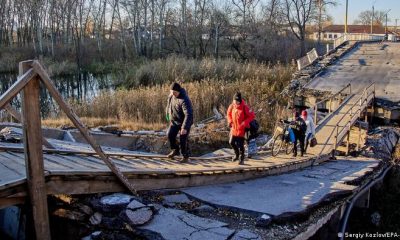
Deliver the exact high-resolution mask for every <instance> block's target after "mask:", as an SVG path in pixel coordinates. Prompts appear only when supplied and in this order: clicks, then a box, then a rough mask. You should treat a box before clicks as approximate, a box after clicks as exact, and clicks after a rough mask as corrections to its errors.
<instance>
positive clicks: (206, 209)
mask: <svg viewBox="0 0 400 240" xmlns="http://www.w3.org/2000/svg"><path fill="white" fill-rule="evenodd" d="M214 210H215V208H214V207H211V206H210V205H207V204H203V205H201V206H200V207H197V208H195V209H193V210H192V212H194V213H200V212H212V211H214Z"/></svg>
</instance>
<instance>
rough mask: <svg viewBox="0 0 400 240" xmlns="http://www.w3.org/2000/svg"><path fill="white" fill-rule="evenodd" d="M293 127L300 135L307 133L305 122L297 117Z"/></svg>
mask: <svg viewBox="0 0 400 240" xmlns="http://www.w3.org/2000/svg"><path fill="white" fill-rule="evenodd" d="M295 125H296V130H297V131H301V132H302V133H306V131H307V124H306V122H305V121H304V120H303V119H302V118H301V117H298V118H297V119H296V121H295Z"/></svg>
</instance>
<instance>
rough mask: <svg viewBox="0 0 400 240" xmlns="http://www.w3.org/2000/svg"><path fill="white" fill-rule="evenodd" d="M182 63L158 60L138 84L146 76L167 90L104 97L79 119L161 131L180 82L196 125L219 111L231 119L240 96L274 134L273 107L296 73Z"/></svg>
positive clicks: (80, 107)
mask: <svg viewBox="0 0 400 240" xmlns="http://www.w3.org/2000/svg"><path fill="white" fill-rule="evenodd" d="M181 61H183V59H175V60H174V61H165V60H157V61H154V62H151V63H150V64H147V65H145V66H143V67H142V68H140V69H141V70H140V73H137V74H138V76H141V77H140V78H139V77H138V78H136V79H144V78H143V76H144V75H146V76H148V79H153V80H157V81H163V82H164V84H156V85H154V86H151V87H150V86H147V87H139V88H135V89H131V90H126V89H122V90H117V91H113V92H110V91H104V92H102V93H101V94H100V95H99V96H97V97H95V98H94V99H92V100H91V101H90V102H85V103H76V102H75V103H73V107H74V108H75V109H76V111H77V113H78V115H80V116H83V117H86V118H102V119H118V121H121V122H137V123H146V124H150V125H151V124H153V125H154V126H157V127H159V126H160V124H163V123H164V124H165V111H164V109H165V106H166V99H167V96H168V94H169V84H170V82H171V81H180V82H183V83H182V86H183V87H184V88H185V89H186V90H187V92H188V95H189V97H190V98H191V100H192V103H193V108H194V118H195V122H197V121H200V120H202V119H205V118H207V117H210V116H212V115H213V112H212V109H213V108H214V107H216V108H217V109H219V110H220V112H222V113H225V111H226V108H227V107H228V105H229V104H230V103H231V101H232V96H233V95H234V93H235V92H236V91H240V92H242V95H243V96H244V99H245V100H246V101H247V102H248V104H249V105H250V106H251V107H252V108H253V109H254V110H257V109H259V108H262V109H263V110H262V111H261V112H260V113H259V114H258V116H257V118H258V119H259V120H260V123H261V126H262V128H263V130H265V131H269V130H270V129H271V127H272V126H273V124H274V122H275V115H274V112H275V109H274V107H273V106H270V105H268V102H269V101H270V100H273V99H275V100H280V97H279V93H280V92H281V90H282V89H283V88H284V87H285V86H286V85H287V83H288V82H289V80H290V78H291V73H292V71H293V68H292V67H290V66H283V65H275V66H269V65H267V64H262V63H255V62H247V63H238V62H235V61H233V60H224V61H222V62H216V61H214V60H209V59H208V60H202V61H197V63H198V64H197V65H196V64H195V63H196V60H187V61H186V63H185V62H181ZM178 63H179V64H178ZM163 64H165V66H164V65H163ZM160 65H161V66H160ZM166 66H168V67H166ZM167 69H169V71H167Z"/></svg>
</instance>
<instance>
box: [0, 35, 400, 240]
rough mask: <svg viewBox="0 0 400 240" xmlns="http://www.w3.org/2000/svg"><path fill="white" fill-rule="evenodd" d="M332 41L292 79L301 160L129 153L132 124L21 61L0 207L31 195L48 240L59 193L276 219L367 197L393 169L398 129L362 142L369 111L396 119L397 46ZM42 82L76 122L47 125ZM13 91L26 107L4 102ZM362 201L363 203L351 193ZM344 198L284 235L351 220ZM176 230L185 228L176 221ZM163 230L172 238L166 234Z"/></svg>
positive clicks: (3, 151) (40, 231) (39, 232)
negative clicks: (176, 196)
mask: <svg viewBox="0 0 400 240" xmlns="http://www.w3.org/2000/svg"><path fill="white" fill-rule="evenodd" d="M349 36H350V35H349ZM336 45H337V46H336V47H335V48H334V49H333V50H331V51H330V52H328V53H327V54H326V55H324V56H320V57H319V56H318V55H316V57H312V56H311V55H315V54H316V52H313V53H312V54H309V55H308V56H306V59H300V60H299V61H298V63H299V71H297V72H296V74H295V75H294V79H293V81H292V83H291V86H289V88H290V87H293V88H296V89H297V91H299V92H303V93H304V94H302V95H299V96H298V97H297V98H296V104H297V105H299V106H306V107H309V108H310V110H312V111H310V112H312V114H313V119H314V122H315V124H316V126H317V130H316V138H317V141H318V145H317V146H315V147H313V148H309V151H308V153H307V154H306V155H305V156H304V157H298V158H292V157H290V155H286V154H279V155H278V156H276V157H273V156H272V155H271V150H270V149H269V148H268V146H266V147H265V148H263V151H261V152H260V153H259V154H258V156H256V157H254V158H252V159H249V160H248V161H246V164H245V165H243V166H240V165H237V163H233V162H231V153H230V152H229V150H226V149H221V150H218V151H216V152H213V153H210V154H207V155H204V156H203V157H193V158H191V161H190V162H189V163H184V164H182V163H180V162H178V161H176V160H170V159H168V158H167V157H166V156H164V155H156V154H152V153H144V152H135V151H131V150H129V147H128V146H129V144H131V143H132V141H133V139H134V138H135V137H138V135H140V134H139V133H137V134H136V135H135V134H134V133H133V134H122V135H121V136H116V135H113V134H108V133H104V132H96V131H92V130H89V129H88V128H87V127H85V126H84V125H83V124H82V122H81V121H80V119H79V118H78V116H77V115H76V114H75V113H74V111H73V109H71V107H70V106H69V105H68V104H67V103H66V102H65V101H64V99H63V98H62V96H61V95H60V93H59V92H58V91H57V89H56V87H55V85H54V83H53V81H52V80H51V79H50V77H49V75H48V74H47V72H46V70H45V69H44V68H43V67H42V65H41V64H40V63H39V62H38V61H24V62H21V63H20V64H19V77H18V79H17V81H16V82H15V84H13V86H12V87H11V88H10V89H8V91H6V92H5V93H4V94H2V95H1V97H0V109H1V110H5V111H8V113H9V114H11V115H12V116H13V117H14V118H15V119H17V120H18V121H20V122H21V125H18V124H10V123H2V124H1V128H6V127H10V126H11V127H17V128H19V129H21V130H22V134H23V143H10V142H1V141H0V208H7V207H9V206H12V205H18V204H22V203H24V202H25V201H26V200H29V201H30V204H31V206H32V214H33V223H34V229H35V234H36V238H37V239H50V225H49V212H48V203H47V196H48V195H56V194H68V195H79V194H91V193H113V192H124V191H127V190H128V191H129V192H130V193H131V194H132V195H133V196H134V195H137V193H138V191H143V190H160V189H180V191H181V192H182V193H184V194H185V195H187V196H189V198H190V199H196V200H198V201H201V202H204V203H207V204H209V205H211V206H217V207H221V208H224V207H226V208H230V209H235V210H238V211H240V210H243V211H245V212H247V213H249V214H254V215H262V216H267V218H270V219H272V221H274V220H275V219H277V220H278V219H285V217H288V216H290V215H294V216H295V215H296V214H298V213H301V214H303V215H304V214H305V215H307V214H312V213H311V212H312V211H311V210H313V209H317V208H318V206H319V204H320V203H321V202H326V201H327V200H329V199H337V198H340V197H343V199H348V200H354V201H349V202H351V206H352V205H353V203H354V204H358V205H362V204H365V202H366V201H365V199H368V189H369V187H371V184H372V183H373V182H374V181H377V180H380V179H382V177H383V176H384V174H385V173H386V172H387V171H388V169H389V168H390V167H391V166H390V163H389V162H388V161H387V159H390V157H391V152H392V150H393V148H394V147H395V146H396V144H397V141H398V137H399V135H398V133H397V132H396V131H392V132H391V131H388V132H385V134H383V135H382V137H381V138H380V139H378V140H376V144H380V145H377V146H379V147H376V146H375V149H372V148H371V147H368V145H367V142H368V141H367V140H368V138H369V135H368V134H367V130H368V127H369V125H370V124H371V121H372V120H373V119H374V120H375V119H378V120H379V119H381V120H382V121H383V122H390V121H398V120H399V109H400V108H399V107H400V106H399V101H400V96H399V94H398V92H397V90H395V89H397V87H399V86H400V70H399V69H398V66H399V65H400V57H399V56H400V43H396V42H385V41H383V39H377V37H374V36H369V35H367V37H366V36H359V37H357V36H351V38H350V37H349V38H348V39H346V38H343V39H341V40H340V41H339V42H338V43H336ZM396 66H397V67H396ZM41 87H44V88H46V89H47V91H48V92H49V93H50V95H51V96H52V98H53V99H54V100H55V102H57V104H58V105H59V107H60V109H61V110H62V111H63V112H64V113H65V115H66V116H68V118H69V119H70V120H71V121H72V123H73V124H74V126H75V127H76V130H58V129H47V128H42V126H41V116H40V108H39V90H40V88H41ZM18 94H20V95H21V102H22V108H21V113H19V111H17V109H15V108H14V107H13V106H11V105H10V102H11V101H12V99H13V98H15V97H16V96H17V95H18ZM21 126H22V127H21ZM353 153H357V154H353ZM245 180H246V181H245ZM238 182H240V184H237V183H238ZM249 196H251V197H249ZM360 198H362V199H364V200H363V203H360V201H357V200H358V199H360ZM351 206H350V208H349V204H345V203H343V204H337V205H333V207H331V208H329V209H327V210H326V211H325V212H323V214H320V215H318V217H317V218H316V219H315V221H311V222H308V223H307V225H305V226H304V227H302V228H299V229H297V230H293V232H292V235H288V237H287V238H288V239H308V238H309V237H312V236H313V235H315V234H316V233H317V231H318V230H319V229H320V228H321V227H322V226H323V225H324V224H325V223H327V222H328V221H329V220H330V219H331V218H332V216H338V217H339V218H340V219H341V222H343V221H344V222H346V221H347V220H346V218H347V217H348V214H349V211H350V210H351ZM154 221H155V219H154V220H153V222H154ZM153 222H152V223H150V227H149V228H151V224H155V223H153ZM277 222H278V221H277ZM280 222H281V221H280ZM341 226H342V225H341ZM175 227H176V228H179V225H176V226H175ZM344 227H345V224H344ZM153 228H155V227H154V226H153ZM155 229H156V228H155ZM156 230H157V229H156ZM156 230H154V231H156ZM160 231H161V230H160ZM175 234H177V235H174V236H181V235H179V234H180V233H179V229H176V233H175ZM160 235H162V236H163V237H164V238H165V239H173V237H171V236H170V235H168V234H167V233H160ZM218 236H221V235H218ZM181 237H182V238H186V237H187V236H183V235H182V236H181ZM263 238H265V236H264V237H263V236H260V239H263Z"/></svg>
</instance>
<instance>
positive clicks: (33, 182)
mask: <svg viewBox="0 0 400 240" xmlns="http://www.w3.org/2000/svg"><path fill="white" fill-rule="evenodd" d="M31 64H32V61H25V62H20V63H19V75H23V74H24V73H25V72H26V71H27V70H28V69H29V68H31ZM39 87H40V84H39V78H37V77H36V78H33V79H31V80H30V81H29V82H28V83H27V85H26V86H25V88H24V89H23V92H22V116H23V118H22V124H23V133H24V147H25V166H26V177H27V180H28V190H29V196H30V201H31V204H32V213H33V223H34V227H35V233H36V239H38V240H39V239H40V240H42V239H44V240H46V239H50V224H49V214H48V208H47V193H46V185H45V179H44V163H43V152H42V150H43V149H42V127H41V117H40V106H39Z"/></svg>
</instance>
